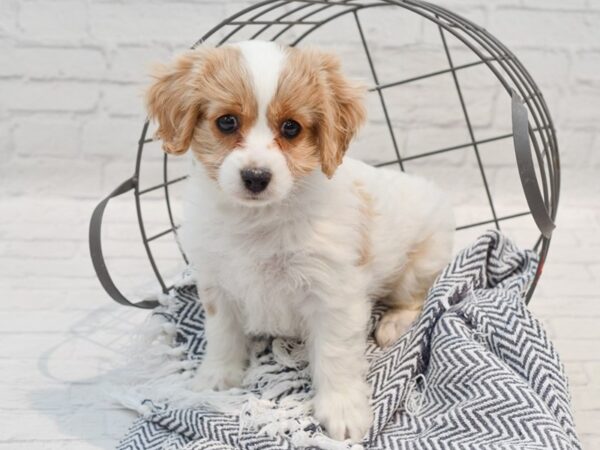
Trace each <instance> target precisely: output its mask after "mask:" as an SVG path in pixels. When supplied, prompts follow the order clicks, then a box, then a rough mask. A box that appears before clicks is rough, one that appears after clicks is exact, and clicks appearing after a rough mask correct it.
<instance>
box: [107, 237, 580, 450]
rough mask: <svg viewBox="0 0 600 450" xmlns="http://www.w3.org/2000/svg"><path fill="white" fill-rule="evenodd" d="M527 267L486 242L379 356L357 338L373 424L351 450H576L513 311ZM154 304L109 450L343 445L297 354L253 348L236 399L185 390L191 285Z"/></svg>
mask: <svg viewBox="0 0 600 450" xmlns="http://www.w3.org/2000/svg"><path fill="white" fill-rule="evenodd" d="M536 270H537V256H536V255H535V254H534V253H533V252H531V251H522V250H519V249H517V248H516V247H515V246H514V245H513V244H512V243H511V242H510V241H509V240H507V239H506V238H504V237H503V236H502V235H500V234H498V233H496V232H488V233H486V234H485V235H483V236H481V237H480V238H479V239H478V240H477V241H476V242H475V243H474V244H473V245H472V246H471V247H469V248H467V249H465V250H463V251H462V252H461V253H460V254H459V255H457V256H456V258H455V259H454V260H453V262H452V263H451V264H450V265H449V266H448V267H447V268H446V269H445V270H444V272H443V273H442V274H441V275H440V277H439V278H438V280H437V282H436V283H435V285H434V286H433V288H432V289H431V290H430V292H429V296H428V299H427V302H426V304H425V307H424V310H423V314H422V315H421V317H420V318H419V319H418V321H417V322H416V323H415V324H414V326H413V327H412V328H411V330H410V331H409V332H408V333H407V334H406V335H405V336H404V337H403V338H402V339H400V340H399V341H398V342H397V343H396V344H395V345H394V346H393V347H391V348H389V349H386V350H382V349H380V348H378V347H377V346H376V345H375V343H374V341H373V339H372V338H370V339H369V345H368V350H367V357H368V359H369V362H370V371H369V374H368V380H369V382H370V384H371V386H372V388H373V395H372V399H373V400H372V407H373V411H374V417H375V421H374V424H373V426H372V428H371V430H370V432H369V433H368V436H366V437H365V440H364V441H363V443H362V446H363V447H365V448H372V449H400V448H402V449H424V448H432V449H445V448H453V449H456V448H461V449H462V448H469V449H577V448H580V443H579V441H578V439H577V436H576V433H575V429H574V426H573V419H572V414H571V410H570V404H569V394H568V388H567V381H566V378H565V375H564V372H563V368H562V366H561V363H560V361H559V358H558V355H557V353H556V351H555V349H554V347H553V345H552V344H551V342H550V341H549V339H548V336H547V334H546V332H545V331H544V329H543V328H542V326H541V325H540V323H539V322H538V321H537V320H536V319H534V318H533V317H532V316H531V314H530V313H529V311H528V310H527V308H526V305H525V304H524V301H523V298H524V293H525V292H526V290H527V288H528V286H529V285H530V283H531V281H532V279H533V278H534V275H535V271H536ZM163 304H164V305H163V306H161V307H159V308H158V309H157V310H155V311H154V312H153V314H152V319H151V320H150V321H149V323H148V324H147V325H146V326H145V328H146V329H145V331H144V333H143V336H142V338H141V339H140V342H139V347H138V350H137V351H136V358H135V361H134V362H133V363H132V364H131V365H130V366H129V368H128V369H125V370H124V372H123V373H125V374H126V375H127V382H126V383H121V384H122V385H121V386H120V387H121V388H122V389H121V391H120V392H121V394H120V395H119V398H120V400H121V401H122V402H123V403H124V404H126V405H128V406H129V407H131V408H132V409H135V410H136V411H138V412H139V413H140V414H141V417H140V418H139V419H138V420H137V421H136V422H135V423H134V424H133V426H132V427H131V429H130V430H129V432H128V433H127V435H126V436H125V437H124V438H123V440H122V441H121V443H120V444H119V447H118V449H119V450H130V449H136V450H137V449H145V450H158V449H163V450H170V449H173V450H174V449H186V450H198V449H237V448H243V449H293V448H326V449H338V448H339V449H345V448H351V444H349V443H342V442H336V441H332V440H330V439H329V438H327V437H326V435H324V434H323V433H322V430H321V428H320V426H319V424H318V423H317V422H316V421H315V420H314V419H313V418H312V417H311V416H310V399H311V395H312V393H311V384H310V375H309V372H308V367H307V363H306V359H305V355H304V348H303V346H302V343H300V342H295V341H285V340H282V339H257V340H256V341H254V342H253V349H252V359H251V362H250V367H249V370H248V375H247V376H246V379H245V380H244V389H237V390H232V391H228V392H224V393H209V392H206V393H193V392H191V391H190V390H188V388H187V382H188V380H189V379H190V377H191V376H192V375H193V371H194V369H195V367H196V366H197V364H198V363H199V362H200V360H201V359H202V353H203V349H204V338H203V311H202V307H201V306H200V303H199V302H198V301H197V297H196V291H195V288H194V287H193V284H190V283H189V281H188V283H182V285H181V286H180V287H179V288H178V289H177V290H176V294H175V295H173V296H170V297H165V298H164V299H163ZM380 316H381V310H378V309H376V310H375V311H374V312H373V318H372V319H373V320H372V321H371V326H373V325H374V324H375V323H376V322H377V320H378V318H379V317H380ZM357 447H360V446H356V445H355V446H354V448H357Z"/></svg>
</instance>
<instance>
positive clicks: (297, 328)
mask: <svg viewBox="0 0 600 450" xmlns="http://www.w3.org/2000/svg"><path fill="white" fill-rule="evenodd" d="M282 241H285V239H280V237H279V236H276V235H270V236H268V238H266V239H257V238H256V237H249V238H245V239H241V241H240V242H236V240H235V239H233V240H230V241H229V243H228V244H229V245H226V244H224V245H226V247H228V251H227V252H224V253H223V254H222V255H223V257H222V258H220V260H219V263H218V267H217V271H218V274H217V277H218V279H219V283H220V284H221V285H222V286H223V287H224V288H225V289H226V290H227V291H228V292H229V293H230V294H231V296H232V297H233V300H234V301H235V302H236V304H237V307H238V309H239V311H240V316H241V319H242V322H243V327H244V329H245V331H246V333H248V334H269V335H274V336H292V337H300V336H301V334H302V333H301V328H302V327H301V322H302V321H301V315H302V314H301V313H302V307H303V305H304V304H305V303H306V297H307V295H308V286H309V285H310V280H309V278H308V274H309V273H310V267H311V265H312V264H313V261H312V259H313V258H312V257H311V256H310V255H309V254H308V253H307V251H306V249H303V248H299V247H298V246H296V245H293V243H290V242H289V241H285V242H282Z"/></svg>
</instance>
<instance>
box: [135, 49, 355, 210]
mask: <svg viewBox="0 0 600 450" xmlns="http://www.w3.org/2000/svg"><path fill="white" fill-rule="evenodd" d="M362 99H363V89H362V87H360V86H358V85H355V84H353V83H351V82H350V81H349V80H347V79H346V78H345V77H344V76H343V74H342V72H341V69H340V63H339V61H338V60H337V58H336V57H334V56H332V55H330V54H327V53H323V52H321V51H318V50H314V49H297V48H285V47H282V46H280V45H279V44H276V43H273V42H262V41H248V42H242V43H239V44H233V45H227V46H222V47H218V48H208V47H203V48H199V49H197V50H191V51H188V52H187V53H185V54H183V55H181V56H180V57H179V58H177V59H176V60H175V61H174V62H173V63H172V64H170V65H168V66H164V67H161V68H160V69H159V71H158V72H157V73H156V75H155V81H154V83H153V84H152V85H151V86H150V88H149V89H148V91H147V96H146V102H147V108H148V112H149V116H150V117H151V118H153V119H155V120H156V121H157V122H158V131H157V137H159V138H160V139H162V142H163V148H164V150H165V151H166V152H168V153H171V154H182V153H184V152H186V151H187V150H188V148H191V149H192V151H193V153H194V155H195V157H196V158H197V159H198V160H199V161H200V162H201V163H202V164H203V166H204V168H205V169H206V172H207V174H208V176H209V177H210V178H212V179H213V180H214V181H215V182H216V183H217V184H218V186H219V187H220V189H221V190H222V191H223V192H224V193H226V194H227V195H228V196H229V197H230V198H232V199H233V200H235V201H237V202H240V203H243V204H246V205H265V204H269V203H272V202H274V201H277V200H281V199H283V198H285V197H286V196H287V195H288V193H289V192H290V191H291V190H292V188H293V186H294V184H295V183H296V182H298V181H299V180H301V179H302V178H303V177H305V176H306V175H308V174H309V173H311V172H313V171H314V170H316V169H318V168H320V169H321V170H322V171H323V173H325V175H327V177H329V178H331V177H332V176H333V174H334V172H335V170H336V168H337V167H338V166H339V165H340V164H341V162H342V158H343V156H344V153H345V152H346V150H347V148H348V145H349V143H350V141H351V139H352V138H353V136H354V134H355V133H356V131H357V129H358V127H359V126H360V125H361V123H362V122H363V121H364V118H365V110H364V106H363V102H362Z"/></svg>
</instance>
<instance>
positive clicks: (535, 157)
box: [90, 0, 560, 308]
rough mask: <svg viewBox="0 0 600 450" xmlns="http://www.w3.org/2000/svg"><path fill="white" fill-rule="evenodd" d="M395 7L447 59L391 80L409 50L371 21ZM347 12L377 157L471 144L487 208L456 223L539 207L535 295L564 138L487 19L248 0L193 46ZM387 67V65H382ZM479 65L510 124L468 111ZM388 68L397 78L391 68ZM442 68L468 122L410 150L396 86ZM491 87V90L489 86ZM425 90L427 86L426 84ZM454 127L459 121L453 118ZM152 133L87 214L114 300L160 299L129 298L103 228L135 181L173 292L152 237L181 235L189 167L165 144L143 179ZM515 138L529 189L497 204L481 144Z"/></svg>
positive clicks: (350, 3)
mask: <svg viewBox="0 0 600 450" xmlns="http://www.w3.org/2000/svg"><path fill="white" fill-rule="evenodd" d="M375 11H376V12H378V13H379V14H380V15H379V16H375V22H374V23H375V25H374V26H373V25H370V28H369V25H367V26H365V24H364V23H363V20H364V16H365V15H367V14H368V15H369V17H370V18H373V17H374V16H373V14H372V13H373V12H375ZM398 11H400V12H401V13H402V14H404V15H410V16H414V17H416V18H418V19H419V20H420V21H422V22H424V23H426V24H427V26H428V27H429V28H428V29H431V28H433V29H434V30H435V35H437V36H435V39H438V40H439V41H438V47H439V48H440V49H441V50H440V52H441V54H442V55H443V56H444V64H445V67H441V68H439V69H438V70H431V71H426V72H425V73H420V74H416V75H412V76H406V77H400V76H397V77H396V78H393V79H389V80H388V79H384V78H383V76H382V75H381V74H382V73H388V74H389V73H392V74H395V73H396V72H400V71H399V70H397V68H398V67H399V66H400V64H399V62H398V61H399V60H400V59H401V58H402V54H403V50H402V48H396V47H394V45H395V44H397V42H396V41H394V38H393V37H389V36H388V37H387V39H388V40H389V41H390V42H388V43H386V42H382V41H385V40H386V36H385V32H384V33H383V34H384V35H383V37H382V36H378V37H377V41H375V42H373V41H370V40H369V38H368V34H369V30H375V32H376V33H375V34H377V33H379V34H381V30H382V29H385V27H387V30H389V31H395V29H396V28H397V27H396V26H395V25H394V23H393V22H390V20H393V18H392V19H390V17H392V16H393V14H392V13H393V12H394V13H397V12H398ZM377 17H378V18H377ZM341 20H345V24H344V27H335V29H340V28H343V29H344V30H348V27H349V25H348V24H349V23H350V22H351V23H352V25H351V26H352V27H353V28H354V33H353V36H354V37H355V38H356V43H357V46H358V47H359V48H360V51H361V52H362V53H364V61H365V67H366V71H367V73H368V74H369V76H370V78H371V81H372V86H371V88H370V92H371V93H372V94H373V97H374V101H375V103H374V104H373V105H375V106H377V107H378V108H380V111H379V122H380V125H382V126H383V127H384V128H385V129H386V131H385V135H387V138H388V139H389V148H390V149H391V153H390V154H391V157H390V158H389V159H388V160H385V158H384V160H381V158H380V160H378V161H370V162H372V163H373V164H374V165H375V166H378V167H385V166H396V167H397V168H398V169H400V170H405V169H406V167H405V166H406V164H407V163H408V162H409V161H417V160H421V161H422V160H426V159H427V158H431V157H434V156H438V155H449V154H452V153H453V152H457V151H460V150H463V151H471V150H472V152H473V153H472V154H473V155H474V158H475V161H476V166H475V167H476V169H477V171H478V173H479V175H478V177H480V180H481V183H482V186H483V190H484V192H485V199H486V201H487V208H488V211H487V212H486V213H485V215H484V216H483V217H481V218H478V219H477V220H473V221H470V222H467V223H462V224H459V227H458V230H465V229H470V228H474V227H480V226H487V225H489V226H494V227H495V228H496V229H501V227H502V225H503V224H504V223H505V222H507V221H509V220H512V219H517V218H519V217H524V216H527V215H530V216H532V217H533V219H534V222H535V225H536V226H537V230H538V235H539V237H538V238H537V240H536V241H535V242H534V243H533V248H534V250H535V251H536V252H537V253H538V254H539V257H540V266H539V270H538V273H537V276H536V279H535V281H534V282H533V284H532V286H531V288H530V290H529V292H528V296H527V301H529V299H530V298H531V295H532V293H533V291H534V289H535V286H536V284H537V281H538V279H539V277H540V275H541V268H542V267H543V264H544V261H545V259H546V256H547V254H548V249H549V245H550V239H551V234H552V231H553V229H554V220H555V218H556V213H557V206H558V200H559V190H560V162H559V154H558V146H557V140H556V134H555V129H554V125H553V123H552V119H551V117H550V113H549V111H548V107H547V105H546V101H545V99H544V97H543V96H542V93H541V91H540V89H539V88H538V86H537V85H536V83H535V82H534V80H533V79H532V77H531V76H530V74H529V73H528V72H527V70H526V69H525V68H524V67H523V65H522V64H521V63H520V62H519V60H518V59H517V58H516V57H515V55H514V54H513V53H511V52H510V51H509V50H508V49H507V48H506V47H505V46H504V45H503V44H501V43H500V42H499V41H498V40H497V39H496V38H494V37H493V36H492V35H491V34H490V33H488V32H487V31H486V30H485V29H483V28H482V27H479V26H477V25H475V24H474V23H472V22H470V21H469V20H467V19H465V18H463V17H460V16H459V15H457V14H455V13H453V12H450V11H448V10H446V9H444V8H441V7H439V6H436V5H433V4H431V3H427V2H423V1H419V0H293V1H284V0H265V1H261V2H259V3H256V4H255V5H253V6H250V7H248V8H246V9H244V10H241V11H239V12H238V13H236V14H234V15H232V16H231V17H229V18H228V19H226V20H224V21H223V22H221V23H219V24H218V25H216V26H215V27H214V28H212V29H211V30H209V31H208V32H207V33H206V34H205V35H204V36H202V38H201V39H199V40H198V41H197V42H196V43H195V44H194V45H193V46H192V48H195V47H196V46H198V45H201V44H202V43H204V42H210V43H212V44H214V45H221V44H223V43H225V42H227V41H230V40H241V39H248V38H250V39H257V38H258V39H268V40H277V41H281V42H283V43H285V44H289V45H292V46H295V45H298V44H300V43H302V42H303V41H305V40H307V38H309V37H310V36H311V35H313V34H314V33H315V32H318V31H319V30H323V29H325V28H326V26H327V25H328V24H334V23H336V22H338V21H341ZM372 23H373V22H371V24H372ZM400 26H401V25H400V24H399V27H400ZM330 28H331V27H330ZM416 29H417V30H419V32H420V33H421V34H423V33H424V32H423V31H422V28H416ZM426 36H427V39H430V40H431V39H433V36H432V35H431V34H429V35H426ZM388 44H389V46H390V47H391V48H393V49H394V51H393V55H396V57H392V58H389V55H388V57H387V58H386V59H385V60H383V62H382V60H381V58H379V59H378V58H377V57H376V54H375V53H376V51H375V50H374V49H380V48H385V47H386V45H388ZM465 50H466V54H467V55H469V58H471V59H470V60H467V61H466V62H464V63H458V62H457V60H458V59H460V58H455V56H456V55H457V54H458V55H459V56H460V57H464V55H465ZM355 57H357V54H356V53H355V52H354V50H353V51H352V55H351V56H350V58H351V59H354V58H355ZM382 64H383V65H382ZM404 66H406V64H404ZM382 67H383V68H384V70H381V69H382ZM477 67H480V68H484V69H485V70H486V72H487V73H488V74H490V75H491V76H492V78H493V80H494V83H495V85H496V86H497V88H498V92H500V93H501V96H502V98H503V99H505V100H506V101H507V102H509V104H510V107H509V112H508V113H507V114H506V115H507V116H508V117H507V120H509V121H510V129H508V130H507V131H506V132H500V133H495V134H490V135H489V136H487V137H485V138H479V139H478V138H477V137H476V135H477V124H476V123H474V120H473V117H474V116H473V114H472V112H471V111H470V107H469V102H468V101H467V99H466V96H465V92H466V91H465V85H464V84H463V80H462V74H463V73H466V72H468V71H470V70H473V69H474V68H477ZM387 76H388V78H391V76H390V75H387ZM439 77H450V80H451V85H452V86H453V88H454V89H450V90H452V91H454V94H455V96H456V97H455V100H456V101H457V104H458V105H459V106H460V109H459V110H460V114H459V115H460V116H462V117H461V121H462V122H463V124H462V125H460V127H462V128H463V129H464V128H466V132H467V139H466V142H462V143H460V144H457V145H451V146H444V147H443V148H436V149H430V150H428V151H423V152H417V153H412V154H405V153H406V152H405V151H404V150H405V149H404V148H403V146H402V145H401V143H400V142H399V138H398V134H399V129H400V128H401V127H400V126H399V125H398V123H397V121H396V119H395V117H394V114H393V113H392V112H391V108H390V104H391V103H392V102H390V101H389V97H390V94H391V93H392V92H398V90H399V89H403V88H406V87H407V86H409V85H414V84H415V83H420V82H424V81H426V80H432V79H435V78H439ZM485 89H486V90H487V87H486V88H485ZM424 92H425V93H426V90H424ZM373 105H371V106H373ZM371 109H372V108H371ZM370 112H371V111H370ZM451 128H456V126H453V127H451ZM149 134H150V133H149V123H148V122H147V121H146V123H144V126H143V128H142V133H141V136H140V139H139V146H138V153H137V158H136V165H135V172H134V174H133V176H132V177H131V178H129V179H127V180H126V181H125V182H123V183H122V184H121V185H119V186H118V187H117V188H116V189H115V190H114V191H113V192H112V193H111V194H110V195H109V196H108V197H107V198H106V199H104V200H103V201H102V202H101V203H100V204H99V205H98V206H97V208H96V209H95V211H94V213H93V216H92V219H91V224H90V251H91V256H92V261H93V264H94V268H95V270H96V273H97V275H98V278H99V280H100V282H101V284H102V286H103V287H104V289H105V290H106V292H107V293H108V294H109V295H110V296H111V297H112V298H113V299H114V300H116V301H117V302H119V303H121V304H123V305H128V306H136V307H140V308H153V307H155V306H157V304H158V303H157V301H156V300H155V299H146V300H143V301H140V302H137V303H134V302H131V301H129V300H128V299H127V298H126V297H125V296H124V295H123V294H122V293H121V291H120V290H119V289H118V288H117V287H116V285H115V283H114V282H113V280H112V278H111V276H110V274H109V271H108V269H107V266H106V263H105V260H104V255H103V252H102V241H101V228H102V220H103V215H104V211H105V208H106V206H107V204H108V202H109V200H110V199H111V198H113V197H115V196H118V195H121V194H124V193H126V192H129V191H132V190H133V193H134V196H135V204H136V211H137V219H138V223H139V230H140V234H141V239H142V243H143V245H144V248H145V252H146V254H147V256H148V259H149V262H150V265H151V267H152V271H153V273H154V275H155V276H156V279H157V280H158V284H159V285H160V288H161V290H162V291H163V292H165V293H166V292H168V291H169V290H171V289H172V286H169V285H168V284H167V281H166V277H165V276H164V274H163V273H161V270H159V268H158V265H157V263H156V258H155V254H154V252H153V248H152V246H153V243H154V242H155V241H157V240H159V239H161V238H167V237H168V236H169V235H171V236H172V237H174V238H175V241H176V242H177V243H178V240H177V230H178V227H179V225H178V223H177V221H176V219H175V218H174V214H173V209H172V199H171V195H172V194H171V189H172V187H173V185H175V184H176V183H180V182H181V181H183V180H184V179H185V178H186V177H185V175H183V176H173V175H172V173H171V171H170V167H171V165H170V164H169V162H170V160H171V157H169V156H167V155H166V154H165V155H164V157H163V158H164V159H163V162H162V180H160V181H159V182H158V183H156V184H154V185H151V186H149V187H146V188H141V184H140V179H141V167H142V159H143V158H142V155H143V153H144V151H145V148H146V147H147V146H148V144H150V143H152V142H154V140H153V138H152V137H151V136H150V135H149ZM379 135H381V133H379ZM511 139H512V141H513V146H514V159H515V163H516V170H518V175H519V179H520V182H521V185H522V188H523V189H522V193H521V194H520V195H523V193H524V197H525V199H526V203H527V209H528V210H527V211H513V212H509V213H507V214H500V213H499V212H498V210H497V207H496V206H497V205H496V203H495V196H494V194H493V190H492V188H491V186H490V181H489V177H488V175H489V174H488V170H487V167H486V164H485V161H484V159H485V158H482V150H481V148H482V146H484V145H487V144H490V143H493V142H505V141H508V142H510V140H511ZM506 147H508V148H510V147H511V146H510V145H509V144H507V145H506ZM511 153H512V150H511ZM367 159H369V158H367ZM152 192H154V193H156V192H162V193H163V194H164V204H165V210H164V213H165V214H166V216H167V218H168V223H169V226H168V228H167V229H165V230H163V231H161V232H158V233H155V234H152V235H150V234H149V233H148V230H147V227H146V224H145V221H144V218H143V215H142V208H141V204H142V200H143V198H144V196H146V195H148V194H149V193H152ZM179 251H180V253H181V257H182V258H183V261H184V262H185V263H186V264H187V259H186V256H185V254H184V252H183V251H182V250H181V248H180V247H179Z"/></svg>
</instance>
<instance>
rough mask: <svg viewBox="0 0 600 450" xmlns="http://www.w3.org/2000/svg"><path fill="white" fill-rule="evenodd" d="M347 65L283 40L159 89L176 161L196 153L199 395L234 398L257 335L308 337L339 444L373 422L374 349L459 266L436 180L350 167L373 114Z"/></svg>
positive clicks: (201, 60) (160, 111)
mask: <svg viewBox="0 0 600 450" xmlns="http://www.w3.org/2000/svg"><path fill="white" fill-rule="evenodd" d="M362 97H363V89H362V88H361V87H359V86H357V85H355V84H353V83H351V82H349V81H348V80H347V79H346V78H344V76H343V74H342V73H341V70H340V64H339V62H338V60H337V59H336V58H335V57H333V56H331V55H329V54H326V53H323V52H321V51H317V50H314V49H305V50H303V49H295V48H285V47H282V46H280V45H278V44H275V43H272V42H260V41H251V42H242V43H239V44H234V45H227V46H223V47H220V48H199V49H197V50H193V51H189V52H187V53H185V54H183V55H182V56H180V57H179V58H178V59H176V61H175V62H174V63H172V64H171V65H169V66H166V67H163V68H162V69H161V70H160V71H159V72H158V73H157V74H156V79H155V81H154V83H153V84H152V86H151V87H150V89H149V90H148V93H147V106H148V111H149V114H150V117H151V118H153V119H155V120H156V121H157V122H158V125H159V128H158V131H157V136H158V137H159V138H160V139H162V141H163V146H164V150H165V151H167V152H169V153H172V154H182V153H184V152H186V151H187V150H188V148H191V149H192V152H193V154H194V157H195V158H194V164H193V167H192V175H191V178H190V180H189V189H188V193H187V204H186V206H185V208H186V209H185V215H186V221H185V223H184V228H183V236H184V244H183V245H184V248H185V251H186V252H187V254H188V256H189V258H190V259H191V262H192V266H193V269H194V271H195V276H196V279H197V285H198V292H199V295H200V299H201V301H202V302H203V304H204V307H205V310H206V338H207V348H206V354H205V356H204V360H203V361H202V364H201V367H200V369H199V371H198V374H197V376H196V378H195V387H196V388H197V389H226V388H229V387H233V386H238V385H239V384H240V383H241V381H242V378H243V375H244V370H245V366H246V363H247V340H248V336H252V335H275V336H290V337H297V338H301V339H303V340H305V342H306V345H307V346H308V350H309V355H310V364H311V373H312V377H313V378H312V379H313V384H314V388H315V398H314V413H315V416H316V418H317V419H318V420H320V421H321V423H322V424H323V425H324V427H325V428H326V430H327V431H328V433H329V434H330V436H332V437H333V438H336V439H344V438H350V439H352V440H354V441H359V440H361V438H363V436H364V435H365V433H366V432H367V431H368V429H369V426H370V425H371V421H372V415H371V408H370V405H369V397H370V388H369V385H368V384H367V382H366V380H365V372H366V368H367V367H366V366H367V363H366V359H365V356H364V351H365V345H366V339H367V322H368V319H369V316H370V311H371V306H372V302H373V301H375V300H380V301H383V302H386V303H388V304H389V305H390V309H389V312H387V314H385V316H384V318H383V320H382V321H381V323H379V325H378V327H377V330H376V334H375V337H376V339H377V342H378V343H379V344H380V345H381V346H387V345H390V344H392V343H393V342H394V341H395V340H396V339H398V338H399V337H400V335H401V334H402V333H403V332H405V331H406V330H407V329H408V327H409V326H410V324H411V322H412V321H413V320H414V318H415V317H416V315H417V314H418V312H419V311H420V308H421V306H422V304H423V300H424V298H425V295H426V292H427V290H428V288H429V287H430V286H431V284H432V282H433V281H434V279H435V277H436V276H437V274H438V273H439V272H440V270H441V269H442V268H443V267H444V265H445V264H446V263H447V262H448V261H449V259H450V254H451V248H452V237H453V230H454V226H453V219H452V214H451V210H450V207H449V203H448V201H447V200H446V199H445V198H444V196H443V195H442V194H441V193H440V192H439V191H438V190H437V189H435V188H434V186H433V185H432V184H430V183H428V182H427V181H424V180H422V179H420V178H416V177H413V176H410V175H406V174H402V173H399V172H393V171H386V170H376V169H374V168H372V167H370V166H368V165H366V164H363V163H361V162H358V161H355V160H351V159H349V158H346V159H344V158H343V156H344V153H345V152H346V150H347V148H348V145H349V143H350V141H351V139H352V138H353V136H354V134H355V133H356V131H357V129H358V127H359V126H360V125H361V123H362V122H363V120H364V118H365V110H364V106H363V103H362V100H363V99H362Z"/></svg>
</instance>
